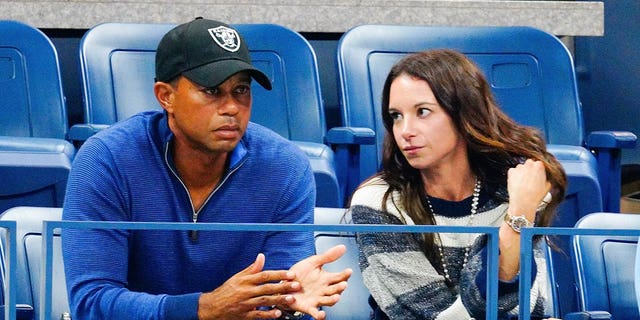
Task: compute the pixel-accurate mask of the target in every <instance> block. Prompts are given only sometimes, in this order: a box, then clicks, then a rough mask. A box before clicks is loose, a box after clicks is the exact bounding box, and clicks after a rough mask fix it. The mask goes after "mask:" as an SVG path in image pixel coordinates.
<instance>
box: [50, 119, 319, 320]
mask: <svg viewBox="0 0 640 320" xmlns="http://www.w3.org/2000/svg"><path fill="white" fill-rule="evenodd" d="M172 138H173V134H172V132H171V130H169V128H168V124H167V117H166V114H165V113H164V112H160V111H149V112H143V113H141V114H138V115H135V116H133V117H131V118H129V119H127V120H125V121H123V122H120V123H118V124H116V125H114V126H112V127H111V128H109V129H107V130H104V131H102V132H100V133H98V134H96V135H95V136H93V137H91V138H90V139H88V140H87V141H86V142H85V143H84V145H83V146H82V148H81V149H80V150H79V152H78V154H77V156H76V158H75V161H74V163H73V168H72V170H71V174H70V176H69V182H68V187H67V193H66V198H65V202H64V209H63V219H65V220H90V221H142V222H194V217H196V215H195V213H194V209H193V206H192V204H191V201H190V197H189V195H188V192H187V189H186V187H185V186H184V184H183V183H182V182H181V180H180V178H179V176H178V174H177V171H176V169H175V167H174V165H173V160H172V158H171V154H170V152H169V151H168V150H169V144H170V141H171V140H172ZM314 203H315V183H314V180H313V173H312V171H311V167H310V165H309V161H308V160H307V158H306V156H305V155H304V154H303V153H302V151H301V150H299V149H298V148H297V147H296V146H295V145H293V144H292V143H290V142H289V141H287V140H286V139H284V138H282V137H280V136H278V135H277V134H275V133H274V132H272V131H270V130H268V129H266V128H264V127H262V126H259V125H257V124H254V123H250V124H249V126H248V128H247V131H246V133H245V135H244V137H243V138H242V140H241V141H240V143H239V144H238V145H237V147H236V148H235V149H234V150H233V151H232V153H231V155H230V160H229V169H228V170H227V172H226V175H225V176H224V177H223V178H222V179H221V181H220V183H219V184H218V186H217V187H216V188H215V190H214V191H213V192H212V193H211V195H210V196H209V198H208V199H207V200H206V202H205V204H204V205H203V206H202V207H201V209H200V210H199V212H197V223H200V222H220V223H313V207H314ZM192 236H193V234H190V232H188V231H167V230H141V231H128V230H81V229H65V230H62V246H63V257H64V264H65V274H66V281H67V289H68V292H69V296H70V301H69V302H70V305H71V310H72V317H73V319H83V320H84V319H197V308H198V299H199V297H200V295H201V293H203V292H208V291H212V290H214V289H216V288H217V287H219V286H220V285H222V284H223V283H224V282H225V281H226V280H227V279H229V278H230V277H231V276H233V275H234V274H236V273H237V272H239V271H241V270H243V269H244V268H246V267H247V266H249V265H250V264H251V263H253V261H255V258H256V256H257V255H258V254H259V253H264V254H265V256H266V265H265V269H288V268H289V267H291V266H292V265H293V264H294V263H296V262H297V261H299V260H301V259H303V258H306V257H308V256H310V255H312V254H313V253H314V245H313V234H312V233H310V232H244V231H199V232H198V233H197V237H192Z"/></svg>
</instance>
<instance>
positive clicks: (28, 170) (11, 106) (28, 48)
mask: <svg viewBox="0 0 640 320" xmlns="http://www.w3.org/2000/svg"><path fill="white" fill-rule="evenodd" d="M0 33H1V34H2V35H1V36H0V98H1V99H0V110H1V111H2V113H1V114H2V115H1V116H0V176H1V177H2V182H1V183H0V212H2V211H4V210H6V209H8V208H10V207H14V206H20V205H30V206H62V201H63V199H64V191H65V188H66V182H67V175H68V173H69V170H70V168H71V162H72V160H73V157H74V156H75V148H74V147H73V145H72V144H70V143H69V142H67V141H66V140H65V138H66V134H67V116H66V109H65V101H64V95H63V92H62V82H61V77H60V69H59V64H58V55H57V52H56V50H55V47H54V46H53V43H51V41H50V39H49V38H48V37H47V36H46V35H45V34H44V33H42V32H41V31H40V30H38V29H36V28H34V27H31V26H29V25H27V24H24V23H21V22H17V21H8V20H2V21H0Z"/></svg>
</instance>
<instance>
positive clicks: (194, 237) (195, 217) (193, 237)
mask: <svg viewBox="0 0 640 320" xmlns="http://www.w3.org/2000/svg"><path fill="white" fill-rule="evenodd" d="M168 157H169V144H168V143H167V145H166V147H165V153H164V160H165V162H166V164H167V167H169V171H171V173H172V174H173V176H174V177H176V179H178V181H179V182H180V185H182V188H183V189H184V191H185V192H186V193H187V197H188V198H189V205H190V206H191V212H192V213H191V220H192V221H193V223H196V222H198V215H199V214H200V211H202V208H204V207H205V206H206V205H207V203H208V202H209V199H211V197H212V196H213V194H214V193H216V191H218V189H220V187H222V185H223V184H224V183H225V182H226V181H227V179H228V178H229V177H230V176H231V175H232V174H233V173H234V172H236V171H237V170H238V169H240V167H242V165H243V164H244V162H245V160H244V159H243V160H242V162H240V163H239V164H238V165H237V166H235V167H233V168H232V169H231V170H230V171H229V172H227V174H225V175H224V178H223V179H222V181H220V183H218V185H217V186H216V187H215V188H214V189H213V191H211V193H209V196H208V197H207V199H206V200H205V201H204V202H203V203H202V206H201V207H200V210H198V211H196V209H195V207H194V206H193V201H191V195H190V194H189V189H188V188H187V186H186V185H185V184H184V182H183V181H182V179H180V176H179V175H178V173H177V172H176V171H175V170H173V167H172V166H171V165H170V164H169V158H168ZM189 239H191V241H193V242H196V241H198V230H190V231H189Z"/></svg>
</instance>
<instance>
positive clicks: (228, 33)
mask: <svg viewBox="0 0 640 320" xmlns="http://www.w3.org/2000/svg"><path fill="white" fill-rule="evenodd" d="M208 30H209V34H210V35H211V37H212V38H213V40H214V41H215V42H216V43H217V44H218V46H220V48H222V49H224V50H227V51H229V52H236V51H238V49H240V36H238V33H237V32H236V30H234V29H231V28H228V27H225V26H219V27H217V28H211V29H208Z"/></svg>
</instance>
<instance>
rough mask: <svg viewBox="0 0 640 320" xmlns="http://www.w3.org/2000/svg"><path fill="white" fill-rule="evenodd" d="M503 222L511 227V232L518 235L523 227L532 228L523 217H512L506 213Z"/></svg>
mask: <svg viewBox="0 0 640 320" xmlns="http://www.w3.org/2000/svg"><path fill="white" fill-rule="evenodd" d="M504 221H506V222H507V224H508V225H509V226H510V227H511V229H513V231H515V232H517V233H520V231H522V228H524V227H532V226H533V223H532V222H531V221H529V220H527V218H526V217H525V216H524V215H519V216H512V215H510V214H508V213H507V214H505V216H504Z"/></svg>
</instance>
